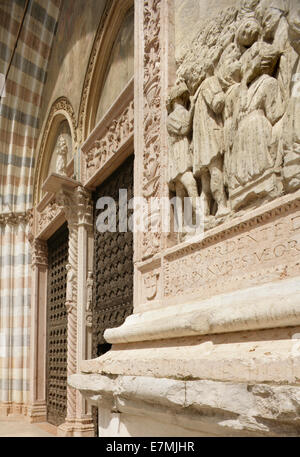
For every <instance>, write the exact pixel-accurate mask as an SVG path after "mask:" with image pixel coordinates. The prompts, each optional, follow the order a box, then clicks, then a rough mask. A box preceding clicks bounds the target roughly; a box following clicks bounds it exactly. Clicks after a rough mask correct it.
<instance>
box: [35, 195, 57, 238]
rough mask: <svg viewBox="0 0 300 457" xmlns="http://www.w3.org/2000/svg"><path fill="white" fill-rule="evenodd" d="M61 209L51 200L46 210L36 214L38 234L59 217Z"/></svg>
mask: <svg viewBox="0 0 300 457" xmlns="http://www.w3.org/2000/svg"><path fill="white" fill-rule="evenodd" d="M61 210H62V207H61V206H60V205H59V204H58V203H57V201H55V200H52V201H51V202H50V203H49V204H48V205H47V206H46V208H45V209H44V210H43V211H42V212H41V213H38V233H41V232H42V231H43V230H45V228H46V227H47V226H48V225H49V224H50V223H51V222H52V221H53V220H54V219H55V218H56V217H57V216H58V215H59V213H60V212H61Z"/></svg>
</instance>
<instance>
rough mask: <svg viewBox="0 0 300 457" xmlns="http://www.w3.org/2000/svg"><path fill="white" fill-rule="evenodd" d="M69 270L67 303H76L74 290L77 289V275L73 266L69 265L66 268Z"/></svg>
mask: <svg viewBox="0 0 300 457" xmlns="http://www.w3.org/2000/svg"><path fill="white" fill-rule="evenodd" d="M66 269H67V291H66V303H71V304H73V303H74V295H75V294H74V289H75V281H76V275H75V272H74V269H73V268H72V265H70V264H69V263H68V264H67V266H66Z"/></svg>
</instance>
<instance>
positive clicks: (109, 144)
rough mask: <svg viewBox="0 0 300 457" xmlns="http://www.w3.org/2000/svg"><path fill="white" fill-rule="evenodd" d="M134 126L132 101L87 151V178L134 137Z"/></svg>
mask: <svg viewBox="0 0 300 457" xmlns="http://www.w3.org/2000/svg"><path fill="white" fill-rule="evenodd" d="M133 126H134V108H133V101H131V102H130V103H129V105H128V106H127V107H126V109H125V110H124V111H123V112H122V114H121V115H120V116H119V117H118V118H117V119H114V120H113V121H112V122H111V124H110V126H109V127H108V129H107V131H106V132H105V133H104V135H103V136H102V137H99V138H97V139H96V140H95V141H94V143H93V144H92V145H91V147H90V149H88V150H87V151H85V154H86V167H87V179H89V178H91V177H92V176H93V174H94V173H95V171H96V170H98V169H99V168H101V167H103V166H104V165H105V164H106V163H107V162H108V161H109V160H110V159H111V158H112V156H113V155H114V154H116V153H117V152H118V151H119V150H120V148H121V147H122V146H123V145H124V144H125V143H126V142H127V141H128V140H129V139H130V138H131V137H132V135H133Z"/></svg>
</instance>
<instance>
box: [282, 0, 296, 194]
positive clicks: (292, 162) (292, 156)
mask: <svg viewBox="0 0 300 457" xmlns="http://www.w3.org/2000/svg"><path fill="white" fill-rule="evenodd" d="M288 25H289V29H288V34H289V41H290V44H291V46H292V48H293V62H292V64H293V65H292V66H293V71H292V76H291V84H290V101H289V106H288V109H287V113H286V118H285V123H284V154H285V155H284V170H283V177H284V184H285V187H286V190H288V191H295V190H297V189H299V188H300V3H299V2H298V4H297V3H296V2H292V1H291V7H290V13H289V16H288Z"/></svg>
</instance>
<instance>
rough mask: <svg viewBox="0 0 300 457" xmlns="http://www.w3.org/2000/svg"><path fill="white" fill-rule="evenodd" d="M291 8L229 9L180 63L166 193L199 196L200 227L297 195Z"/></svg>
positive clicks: (258, 3)
mask: <svg viewBox="0 0 300 457" xmlns="http://www.w3.org/2000/svg"><path fill="white" fill-rule="evenodd" d="M185 3H189V2H185ZM190 3H193V2H190ZM213 3H214V2H213ZM297 3H298V2H289V1H285V0H241V1H237V2H235V6H230V7H228V8H227V9H226V8H224V9H223V10H222V11H221V12H219V14H216V16H214V17H212V19H211V20H209V21H208V23H207V22H206V23H202V22H200V27H199V26H197V25H195V26H194V27H199V28H198V29H196V30H195V38H194V40H193V41H192V43H191V45H190V46H189V48H188V50H187V51H186V52H185V54H184V55H183V56H182V57H181V58H180V59H179V60H178V65H177V79H176V83H175V85H174V87H173V88H172V89H171V90H170V93H169V97H168V100H167V110H168V121H167V128H168V133H169V178H168V182H169V188H170V191H171V192H173V193H175V194H176V196H178V197H179V198H181V199H182V198H183V197H185V196H189V197H199V199H200V202H201V211H202V214H203V215H204V220H205V224H206V227H207V228H210V227H212V226H214V225H216V224H219V223H221V222H225V221H226V220H228V219H231V218H233V217H236V215H237V214H240V211H241V210H249V209H253V208H256V207H258V206H260V205H262V204H265V203H267V202H268V201H271V200H273V199H275V198H277V197H279V196H281V195H284V194H285V193H289V192H294V191H295V190H297V189H299V188H300V175H299V173H300V172H299V170H300V156H299V154H300V153H299V144H300V141H299V132H300V125H298V124H299V118H300V111H299V106H300V105H299V99H300V91H299V87H298V85H299V81H298V77H299V75H300V66H299V52H300V49H299V39H300V29H299V20H300V19H299V14H300V13H299V3H298V7H297ZM229 4H230V2H229V3H228V5H229ZM181 7H183V5H181ZM193 7H194V8H195V5H194V4H193ZM199 8H200V6H199ZM212 8H213V5H212ZM299 78H300V77H299ZM194 209H195V208H194Z"/></svg>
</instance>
